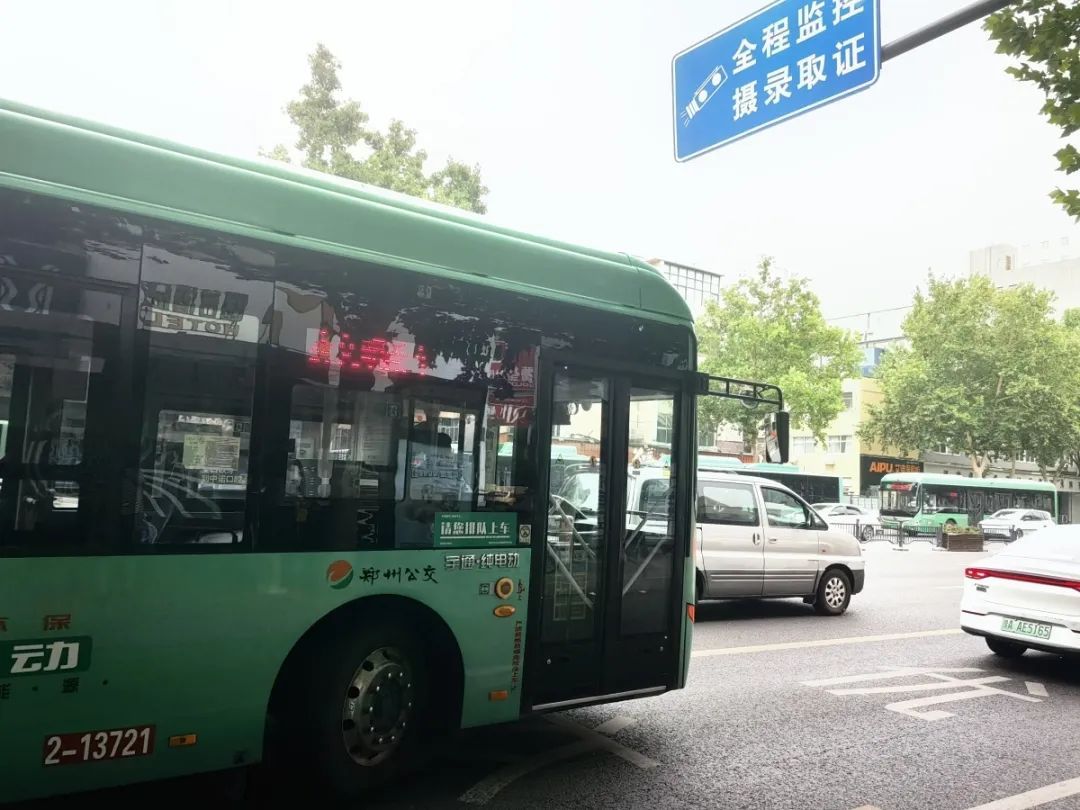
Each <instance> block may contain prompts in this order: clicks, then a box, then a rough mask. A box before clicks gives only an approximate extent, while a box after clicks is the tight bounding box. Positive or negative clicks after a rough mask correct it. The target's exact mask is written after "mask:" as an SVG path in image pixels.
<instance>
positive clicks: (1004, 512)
mask: <svg viewBox="0 0 1080 810" xmlns="http://www.w3.org/2000/svg"><path fill="white" fill-rule="evenodd" d="M1019 512H1020V510H1019V509H998V510H997V511H996V512H994V514H992V515H991V516H990V517H992V518H1007V517H1014V516H1015V515H1017V514H1018V513H1019Z"/></svg>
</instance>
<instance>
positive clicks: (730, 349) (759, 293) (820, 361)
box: [698, 258, 859, 440]
mask: <svg viewBox="0 0 1080 810" xmlns="http://www.w3.org/2000/svg"><path fill="white" fill-rule="evenodd" d="M698 340H699V351H700V355H701V362H700V367H701V369H702V370H703V371H707V372H709V373H710V374H717V375H720V376H725V377H736V378H739V379H745V380H756V381H761V382H769V383H774V384H776V385H779V386H780V388H781V389H782V390H783V392H784V398H785V406H786V407H787V408H788V410H790V411H791V426H792V428H806V429H809V430H810V431H812V432H813V434H814V435H815V436H816V437H817V438H818V439H820V440H824V437H825V431H826V429H827V428H828V426H829V423H830V422H832V421H833V420H834V419H835V418H836V417H837V416H838V415H839V414H840V412H841V410H842V409H843V400H842V398H841V396H840V383H841V381H842V380H844V379H846V378H849V377H852V376H854V374H855V372H856V369H857V367H858V362H859V349H858V345H857V344H856V342H855V339H854V338H853V337H851V336H850V335H849V334H848V333H846V332H845V331H843V330H842V329H838V328H837V327H834V326H829V325H828V324H827V323H826V322H825V318H824V317H823V316H822V314H821V304H820V302H819V301H818V298H817V296H816V295H814V293H813V292H811V291H810V289H809V287H808V285H807V282H806V280H805V279H798V278H797V279H791V280H785V279H783V278H781V277H780V276H778V275H777V274H776V273H775V272H774V271H773V269H772V260H771V259H768V258H765V259H762V261H761V264H759V265H758V273H757V275H755V276H753V277H752V278H747V279H743V280H741V281H740V282H739V283H738V284H735V285H734V286H732V287H729V288H728V289H727V290H725V291H724V294H723V300H722V302H721V303H720V304H719V305H717V304H715V303H712V302H710V303H709V305H708V307H707V308H706V310H705V314H704V315H703V316H702V318H701V320H700V321H699V323H698ZM700 402H701V406H700V410H699V419H700V421H701V422H702V423H703V424H706V425H709V426H715V425H718V424H721V423H726V424H732V425H736V426H738V427H739V429H740V430H741V431H742V434H743V437H744V438H745V439H746V440H752V438H753V437H756V435H757V430H758V427H759V426H760V424H761V420H762V419H763V418H764V415H765V414H764V413H761V412H759V411H757V410H750V409H748V408H746V407H744V406H743V405H741V404H739V403H738V402H731V401H724V400H720V399H717V398H715V397H703V398H701V400H700Z"/></svg>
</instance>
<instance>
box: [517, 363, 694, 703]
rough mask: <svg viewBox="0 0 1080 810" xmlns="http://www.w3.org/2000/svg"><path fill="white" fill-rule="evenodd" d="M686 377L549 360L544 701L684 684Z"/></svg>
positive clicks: (541, 659)
mask: <svg viewBox="0 0 1080 810" xmlns="http://www.w3.org/2000/svg"><path fill="white" fill-rule="evenodd" d="M682 384H683V382H682V380H681V379H679V378H671V379H669V380H652V379H646V378H645V377H639V376H636V375H634V374H633V373H626V374H621V373H611V372H610V371H604V370H601V369H590V368H586V367H584V366H573V365H564V364H562V363H558V364H553V363H547V364H545V365H543V366H542V368H541V392H542V393H541V397H542V398H541V403H542V412H541V414H540V417H541V418H540V426H541V427H540V430H541V435H540V441H539V442H538V449H539V452H540V453H541V458H542V459H544V460H545V461H544V462H543V463H542V466H544V467H546V475H544V476H543V480H544V484H545V487H546V492H547V501H548V502H547V509H546V510H544V509H538V510H537V512H538V514H539V515H543V514H544V513H545V511H546V522H545V521H544V518H542V517H541V518H540V521H539V522H540V524H541V525H540V526H538V527H536V528H534V533H533V536H534V537H535V538H536V542H535V543H534V552H533V557H534V560H533V562H534V568H533V577H534V578H533V582H534V583H536V584H535V586H534V589H533V590H534V601H533V603H532V605H533V607H532V616H531V625H530V631H529V632H530V648H529V657H528V665H527V667H526V679H527V680H526V690H527V694H528V696H529V698H528V700H529V701H530V703H531V705H532V707H533V708H554V707H556V706H565V705H573V703H574V702H575V701H581V702H585V700H586V699H588V698H596V697H603V696H612V697H615V696H623V695H624V696H626V697H630V696H631V695H641V694H647V693H649V692H652V691H655V692H660V691H663V690H664V689H666V688H669V687H671V686H674V683H675V679H676V677H677V675H676V668H677V656H676V653H677V652H678V647H679V644H680V643H681V638H680V635H679V633H680V628H681V614H682V607H681V604H680V603H681V593H682V570H683V560H684V558H685V548H684V546H683V543H682V541H681V540H680V538H681V536H682V535H683V534H685V533H687V532H686V529H685V528H683V527H682V525H681V524H680V525H678V526H677V518H678V511H679V510H678V509H677V508H676V506H677V502H678V501H677V499H676V487H675V481H676V473H675V471H676V470H677V469H679V468H678V466H677V465H676V464H675V463H673V462H674V460H675V459H676V458H677V457H678V456H679V454H680V452H681V447H680V443H681V441H682V439H681V437H680V429H679V423H680V421H681V420H682V419H684V418H686V416H685V415H684V414H683V413H682V411H681V407H682V403H683V402H684V396H683V392H682V390H681V388H680V386H681V385H682ZM684 432H685V431H684ZM682 511H683V515H684V519H687V520H688V519H689V509H688V508H687V509H684V510H682Z"/></svg>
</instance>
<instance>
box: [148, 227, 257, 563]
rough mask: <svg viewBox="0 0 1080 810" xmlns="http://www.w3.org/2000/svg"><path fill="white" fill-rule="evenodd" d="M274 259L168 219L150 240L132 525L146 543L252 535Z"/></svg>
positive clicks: (187, 543) (245, 540)
mask: <svg viewBox="0 0 1080 810" xmlns="http://www.w3.org/2000/svg"><path fill="white" fill-rule="evenodd" d="M240 256H242V257H243V259H241V258H240ZM272 264H273V256H272V255H271V254H269V253H265V252H262V253H260V251H258V250H257V249H254V248H252V247H251V246H250V245H247V244H244V245H234V244H233V243H232V242H230V241H229V239H228V238H227V237H220V236H209V235H203V234H202V233H200V232H187V231H172V230H167V229H162V230H158V231H155V232H154V233H152V234H151V235H150V236H149V237H148V239H147V240H146V245H145V248H144V251H143V263H142V277H141V282H140V308H139V324H138V334H137V339H136V352H137V355H138V361H139V363H140V364H141V365H139V366H137V368H139V369H140V374H139V375H138V379H139V380H140V383H141V385H140V387H139V388H137V389H136V390H137V391H139V392H140V394H139V396H140V400H141V404H142V407H143V418H142V441H141V447H140V460H139V471H138V481H137V485H136V514H135V526H134V537H135V542H136V544H137V545H138V546H139V547H141V548H143V549H146V550H151V549H153V550H160V549H162V548H168V549H176V548H178V547H181V546H183V547H186V548H188V549H195V548H198V549H201V550H215V549H238V548H242V547H243V548H250V546H251V538H250V536H248V531H247V528H246V516H247V507H248V490H249V484H250V481H249V473H250V469H249V468H250V459H251V452H252V442H251V433H252V423H253V415H254V396H255V370H256V368H257V367H258V357H259V346H260V345H263V344H266V343H267V341H268V329H267V325H266V324H265V323H264V321H265V317H266V313H267V312H268V310H269V309H270V306H271V301H272V300H273V283H272V282H271V281H269V280H268V277H265V276H263V274H264V273H265V272H266V271H267V270H268V269H269V268H270V267H271V266H272Z"/></svg>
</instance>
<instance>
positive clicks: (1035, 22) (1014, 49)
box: [985, 0, 1080, 220]
mask: <svg viewBox="0 0 1080 810" xmlns="http://www.w3.org/2000/svg"><path fill="white" fill-rule="evenodd" d="M985 28H986V30H987V31H989V32H990V37H991V38H992V39H995V40H997V43H998V44H997V51H998V53H1004V54H1008V55H1009V56H1013V57H1015V58H1017V59H1018V60H1019V61H1020V64H1019V66H1012V67H1009V68H1006V70H1007V71H1008V73H1010V74H1011V75H1013V76H1015V77H1016V78H1017V79H1019V80H1020V81H1025V82H1032V83H1033V84H1035V85H1036V86H1037V87H1038V88H1039V89H1040V90H1042V91H1043V93H1044V94H1045V95H1046V103H1045V104H1043V107H1042V112H1043V114H1044V115H1046V117H1047V118H1048V119H1049V120H1050V123H1051V124H1054V125H1055V126H1058V127H1060V128H1061V135H1062V137H1063V138H1067V137H1069V136H1071V135H1072V134H1073V133H1075V132H1076V131H1077V130H1078V129H1080V4H1077V3H1076V1H1075V0H1025V2H1020V3H1016V4H1014V5H1011V6H1009V7H1007V8H1005V9H1003V10H1002V11H999V12H997V13H996V14H992V15H990V16H989V17H988V18H987V20H986V23H985ZM1056 157H1057V159H1058V163H1059V167H1060V170H1061V171H1063V172H1064V173H1065V174H1069V175H1071V174H1073V173H1074V172H1075V171H1077V170H1078V169H1080V151H1078V150H1077V149H1076V147H1075V146H1074V145H1072V144H1066V145H1065V146H1063V147H1062V148H1061V149H1059V150H1058V151H1057V153H1056ZM1050 197H1051V198H1052V199H1053V200H1054V201H1055V202H1056V203H1058V204H1059V205H1061V206H1062V207H1063V208H1064V209H1065V210H1066V211H1067V212H1068V213H1069V214H1070V215H1071V216H1073V217H1075V218H1076V219H1078V220H1080V191H1078V190H1077V189H1069V190H1063V189H1060V188H1058V189H1055V190H1054V191H1053V192H1051V194H1050Z"/></svg>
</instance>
